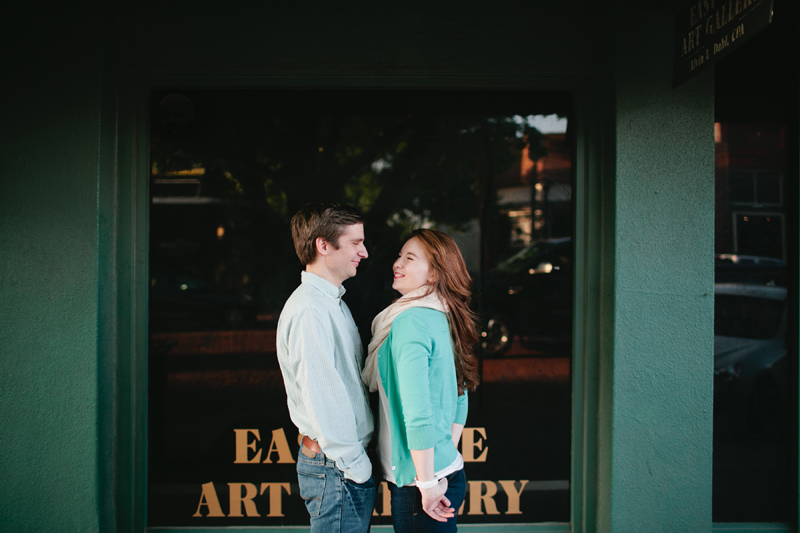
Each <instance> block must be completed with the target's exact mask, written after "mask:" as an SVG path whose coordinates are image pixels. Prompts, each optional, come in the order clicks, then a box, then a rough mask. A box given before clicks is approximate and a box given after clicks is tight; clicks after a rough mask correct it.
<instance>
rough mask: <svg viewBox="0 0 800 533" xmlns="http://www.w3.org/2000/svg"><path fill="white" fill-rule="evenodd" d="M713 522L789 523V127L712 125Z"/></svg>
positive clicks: (778, 125)
mask: <svg viewBox="0 0 800 533" xmlns="http://www.w3.org/2000/svg"><path fill="white" fill-rule="evenodd" d="M716 130H717V143H716V191H717V194H716V196H717V206H716V249H717V250H716V251H717V254H716V256H715V272H716V285H715V316H714V492H713V518H714V520H715V521H717V522H740V521H741V522H780V521H788V520H789V501H788V495H789V494H791V492H792V491H791V490H790V479H791V478H790V455H789V449H790V446H789V439H790V437H789V433H790V431H789V428H791V424H790V421H789V413H790V409H789V408H788V402H789V397H790V395H789V382H790V380H789V373H788V366H789V363H788V359H789V356H788V355H787V354H788V351H787V327H786V325H787V309H788V307H787V297H788V291H787V285H788V269H787V257H788V256H789V255H790V254H789V250H787V241H786V237H785V226H784V220H785V218H786V217H787V207H786V203H785V201H784V197H785V196H784V193H783V191H784V190H785V183H784V179H785V176H786V175H787V172H786V169H787V154H786V151H785V148H784V146H785V138H786V132H787V126H786V125H785V124H783V125H782V124H727V123H721V124H719V123H718V124H717V127H716Z"/></svg>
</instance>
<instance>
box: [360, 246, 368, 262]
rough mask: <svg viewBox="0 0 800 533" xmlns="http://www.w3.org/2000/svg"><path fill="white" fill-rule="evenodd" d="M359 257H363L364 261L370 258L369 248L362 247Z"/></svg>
mask: <svg viewBox="0 0 800 533" xmlns="http://www.w3.org/2000/svg"><path fill="white" fill-rule="evenodd" d="M358 255H359V256H361V257H363V258H364V259H366V258H367V257H369V253H368V252H367V247H366V246H364V245H363V244H362V245H361V251H360V252H358Z"/></svg>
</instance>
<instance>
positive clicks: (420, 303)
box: [361, 285, 447, 392]
mask: <svg viewBox="0 0 800 533" xmlns="http://www.w3.org/2000/svg"><path fill="white" fill-rule="evenodd" d="M428 290H430V287H429V286H428V285H423V286H422V287H420V288H419V289H416V290H413V291H411V292H409V293H408V294H406V295H405V296H403V297H402V298H399V299H397V300H396V301H395V302H394V303H393V304H392V305H390V306H389V307H387V308H386V309H384V310H383V311H381V312H380V313H378V315H377V316H376V317H375V318H374V319H373V321H372V340H371V341H369V347H368V348H367V360H366V362H365V363H364V370H363V371H362V372H361V381H363V382H364V384H365V385H367V386H368V387H369V391H370V392H375V391H376V390H378V379H380V376H379V373H378V350H380V348H381V345H382V344H383V341H385V340H386V337H388V336H389V330H391V329H392V321H394V319H395V318H397V316H398V315H399V314H400V313H402V312H403V311H407V310H408V309H411V308H412V307H426V308H428V309H435V310H437V311H441V312H442V313H447V304H445V303H444V301H443V300H442V299H441V298H439V294H438V293H437V292H436V291H433V292H431V293H430V294H428V295H427V296H422V295H423V294H425V292H426V291H428ZM420 296H422V298H420ZM415 298H416V299H415Z"/></svg>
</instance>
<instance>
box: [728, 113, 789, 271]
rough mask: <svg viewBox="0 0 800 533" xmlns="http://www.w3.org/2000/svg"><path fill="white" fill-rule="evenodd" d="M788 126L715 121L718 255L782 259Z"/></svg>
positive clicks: (783, 252) (786, 251)
mask: <svg viewBox="0 0 800 533" xmlns="http://www.w3.org/2000/svg"><path fill="white" fill-rule="evenodd" d="M787 129H788V126H787V125H786V124H780V123H778V124H720V123H717V125H716V128H715V140H716V145H715V148H716V149H715V156H716V157H715V161H716V176H717V192H716V205H717V209H716V214H717V220H716V242H715V250H716V252H717V253H735V254H744V255H755V256H764V257H772V258H776V259H784V260H785V259H787V256H788V250H787V241H786V223H787V221H786V202H787V185H786V175H785V169H786V168H787V167H788V159H787V158H788V154H787V148H786V144H787V142H788V138H787V136H788V131H787Z"/></svg>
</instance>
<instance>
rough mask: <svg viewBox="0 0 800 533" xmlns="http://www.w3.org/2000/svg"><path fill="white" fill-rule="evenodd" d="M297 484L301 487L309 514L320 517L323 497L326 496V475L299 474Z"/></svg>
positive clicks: (301, 493) (301, 495)
mask: <svg viewBox="0 0 800 533" xmlns="http://www.w3.org/2000/svg"><path fill="white" fill-rule="evenodd" d="M297 483H298V485H300V497H301V498H303V501H304V502H305V504H306V509H308V514H309V515H311V516H312V517H313V516H319V511H320V508H321V507H322V496H323V494H325V474H311V473H307V472H298V473H297Z"/></svg>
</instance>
